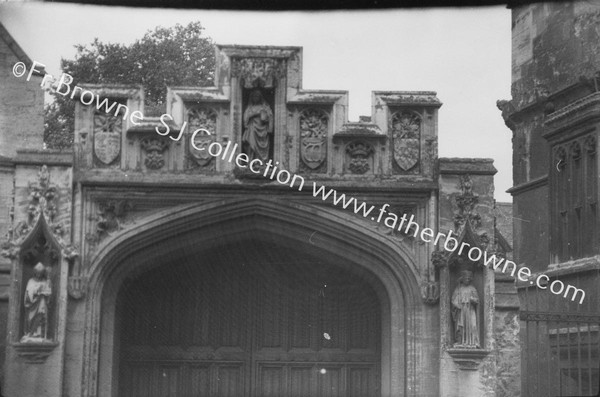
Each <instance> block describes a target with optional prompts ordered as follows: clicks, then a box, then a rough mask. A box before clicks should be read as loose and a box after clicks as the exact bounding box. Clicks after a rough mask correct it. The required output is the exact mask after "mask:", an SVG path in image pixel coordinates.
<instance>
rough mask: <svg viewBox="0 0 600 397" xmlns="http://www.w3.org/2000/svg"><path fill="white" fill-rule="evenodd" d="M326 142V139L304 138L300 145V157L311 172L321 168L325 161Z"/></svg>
mask: <svg viewBox="0 0 600 397" xmlns="http://www.w3.org/2000/svg"><path fill="white" fill-rule="evenodd" d="M325 145H326V141H325V138H324V137H314V138H309V137H306V138H302V140H301V145H300V155H301V156H302V161H303V162H304V164H306V166H307V167H308V168H310V169H311V170H314V169H317V168H319V166H320V165H321V164H323V161H324V160H325V154H326V153H327V150H326V147H325Z"/></svg>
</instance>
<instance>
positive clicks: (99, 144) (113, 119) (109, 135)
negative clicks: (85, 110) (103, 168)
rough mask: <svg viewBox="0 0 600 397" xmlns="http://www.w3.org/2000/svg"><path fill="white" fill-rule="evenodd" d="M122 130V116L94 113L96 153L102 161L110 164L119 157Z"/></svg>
mask: <svg viewBox="0 0 600 397" xmlns="http://www.w3.org/2000/svg"><path fill="white" fill-rule="evenodd" d="M122 130H123V119H122V117H120V116H114V115H111V114H104V113H97V114H95V115H94V154H95V155H96V158H97V159H98V160H99V161H100V162H101V163H103V164H105V165H110V164H111V163H112V162H113V161H115V160H116V159H117V158H119V154H120V153H121V133H122Z"/></svg>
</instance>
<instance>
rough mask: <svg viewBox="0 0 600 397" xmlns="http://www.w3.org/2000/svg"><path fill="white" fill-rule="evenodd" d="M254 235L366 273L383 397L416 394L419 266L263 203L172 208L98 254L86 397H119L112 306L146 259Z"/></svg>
mask: <svg viewBox="0 0 600 397" xmlns="http://www.w3.org/2000/svg"><path fill="white" fill-rule="evenodd" d="M249 233H250V234H254V235H261V234H262V235H263V236H265V237H268V238H269V239H270V240H271V241H276V242H277V243H278V244H281V245H282V246H290V245H295V246H300V247H304V248H310V249H314V250H316V251H315V252H318V253H322V254H326V255H332V256H335V257H337V258H339V259H341V261H342V262H344V263H346V264H347V266H348V267H356V268H357V269H361V271H362V273H363V274H365V275H367V276H366V277H367V278H368V282H369V283H371V284H372V285H375V287H376V288H374V289H375V290H376V291H378V293H379V294H380V301H381V302H382V327H381V328H382V335H381V341H382V347H381V352H382V362H381V392H382V396H391V395H413V392H411V391H414V390H417V389H418V386H417V382H420V380H417V376H416V372H417V368H418V367H419V363H420V357H419V354H418V352H417V351H416V343H417V338H418V336H417V335H419V334H420V333H419V332H420V331H419V329H420V328H422V326H423V325H422V324H421V322H422V318H421V317H422V314H421V313H420V312H421V310H422V302H421V299H420V292H419V288H418V283H417V277H416V271H415V269H416V266H415V264H414V263H412V262H411V260H410V259H409V258H410V257H409V255H408V254H407V253H406V252H403V251H402V250H401V249H399V247H398V246H397V245H394V244H392V243H391V242H390V241H388V240H385V239H382V238H381V237H380V236H379V235H378V234H377V233H376V232H375V231H370V230H365V229H364V228H361V227H359V226H358V225H356V226H355V225H353V224H352V223H350V222H347V221H344V217H343V215H340V214H339V213H336V212H334V211H331V210H327V209H324V208H319V207H316V206H314V205H305V204H298V203H292V202H281V201H278V200H276V199H258V198H251V199H246V200H240V199H234V200H228V201H222V200H219V201H215V202H208V203H205V204H194V205H184V206H180V207H176V208H172V209H168V210H165V211H162V212H161V213H159V214H156V215H154V216H152V217H149V218H148V219H147V220H145V221H144V222H140V223H139V224H138V225H137V227H135V228H132V229H130V230H128V231H126V232H124V233H123V234H121V235H119V236H118V237H116V238H115V239H114V240H112V241H110V242H109V243H108V244H106V245H103V246H102V247H100V248H99V250H98V252H97V254H96V255H95V257H94V258H93V259H92V262H91V266H90V269H89V270H90V271H89V275H90V278H89V293H88V294H87V296H86V306H87V307H86V319H85V340H84V345H85V346H84V351H85V354H84V360H83V362H82V368H84V373H83V374H82V375H83V384H82V386H83V389H84V390H83V395H84V396H97V395H101V396H105V395H107V396H110V395H114V394H113V393H114V391H113V390H114V385H113V383H112V379H115V378H116V374H115V373H114V371H116V368H115V367H114V366H113V365H112V364H113V360H114V357H115V350H114V349H115V348H116V347H115V346H116V341H115V335H114V320H115V305H116V296H117V294H118V291H119V288H120V286H121V284H122V282H123V280H124V279H125V278H126V277H130V276H131V275H132V274H135V273H136V272H141V271H144V270H148V269H149V268H150V267H151V266H153V265H152V263H151V262H150V261H149V260H148V259H149V258H153V261H152V262H153V263H154V264H156V263H158V262H160V260H159V259H160V258H159V257H160V256H163V257H167V256H169V255H172V254H173V253H174V252H176V251H177V250H181V249H189V243H190V241H194V244H195V245H197V246H201V245H209V244H214V243H217V242H223V241H228V242H233V241H236V240H240V239H243V238H245V237H247V236H248V234H249ZM190 238H191V239H192V240H190ZM186 247H187V248H186Z"/></svg>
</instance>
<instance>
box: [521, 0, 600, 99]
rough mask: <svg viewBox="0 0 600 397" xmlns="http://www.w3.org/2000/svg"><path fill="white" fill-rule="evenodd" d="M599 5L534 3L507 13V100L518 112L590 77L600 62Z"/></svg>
mask: <svg viewBox="0 0 600 397" xmlns="http://www.w3.org/2000/svg"><path fill="white" fill-rule="evenodd" d="M599 6H600V2H598V1H597V0H595V1H573V2H570V1H568V2H552V3H550V2H549V3H536V4H530V5H525V6H521V7H516V8H514V9H513V12H512V23H513V29H512V40H513V44H512V98H513V101H514V102H515V106H516V107H518V108H521V107H523V106H525V105H529V104H532V103H535V102H537V101H539V99H540V97H544V96H547V95H549V94H552V93H554V92H557V91H559V90H561V89H563V88H566V87H567V86H569V85H571V84H573V83H576V82H577V81H578V80H579V79H580V78H581V77H587V78H590V77H592V76H593V75H594V74H595V73H596V72H597V70H598V63H599V62H600V40H598V35H599V33H600V32H599V28H598V26H600V8H599Z"/></svg>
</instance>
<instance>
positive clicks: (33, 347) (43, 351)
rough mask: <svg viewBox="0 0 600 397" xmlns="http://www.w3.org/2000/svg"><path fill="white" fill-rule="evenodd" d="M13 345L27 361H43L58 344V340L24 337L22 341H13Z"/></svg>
mask: <svg viewBox="0 0 600 397" xmlns="http://www.w3.org/2000/svg"><path fill="white" fill-rule="evenodd" d="M12 346H13V347H14V349H15V350H16V351H17V354H18V355H19V356H20V357H22V358H23V360H24V361H25V362H28V363H42V362H44V361H45V360H46V358H48V356H49V355H50V353H52V350H54V349H55V348H56V346H58V342H52V341H50V340H48V339H43V338H27V339H25V338H23V339H22V340H21V342H19V343H13V344H12Z"/></svg>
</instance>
